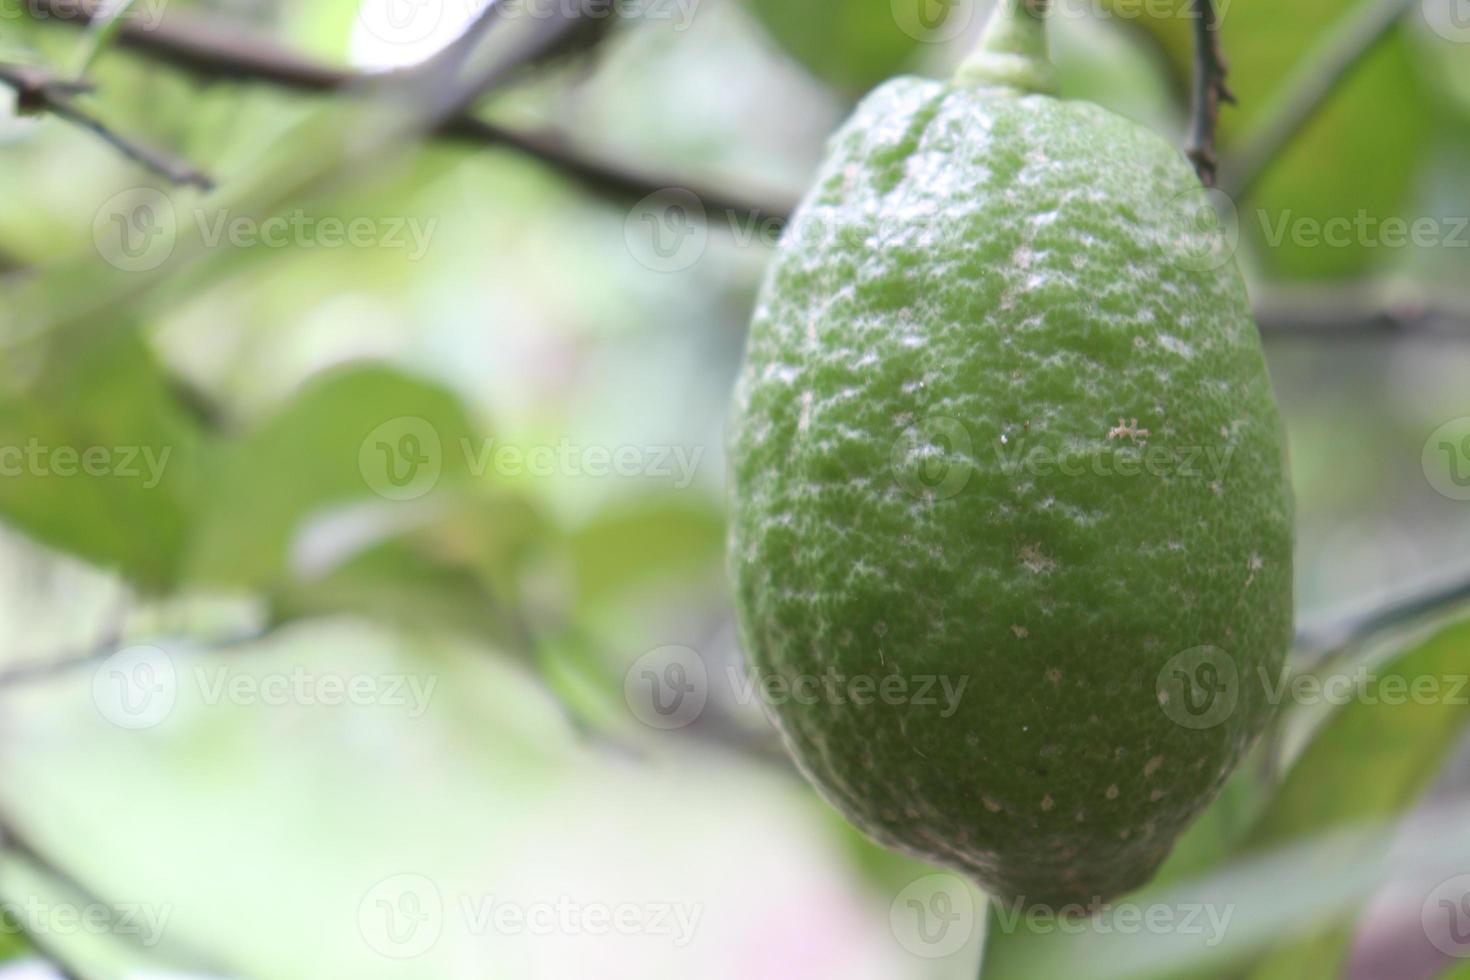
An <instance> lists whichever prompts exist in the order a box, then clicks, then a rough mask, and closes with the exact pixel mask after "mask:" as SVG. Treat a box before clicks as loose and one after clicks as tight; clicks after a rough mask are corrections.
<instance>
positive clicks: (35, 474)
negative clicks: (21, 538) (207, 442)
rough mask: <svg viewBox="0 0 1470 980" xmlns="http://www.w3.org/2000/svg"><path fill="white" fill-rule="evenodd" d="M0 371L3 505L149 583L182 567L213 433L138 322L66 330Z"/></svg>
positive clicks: (34, 526)
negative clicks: (28, 362)
mask: <svg viewBox="0 0 1470 980" xmlns="http://www.w3.org/2000/svg"><path fill="white" fill-rule="evenodd" d="M10 367H11V368H12V370H11V371H10V372H8V374H7V378H6V380H5V381H4V382H0V515H3V517H4V519H5V520H6V521H7V522H8V523H10V524H11V525H13V526H14V527H16V528H18V529H19V530H21V531H23V532H25V533H26V534H28V535H30V536H31V537H33V538H35V539H37V540H38V541H41V542H43V543H44V544H47V545H50V546H51V547H54V548H58V549H61V550H63V551H67V552H70V553H72V554H74V555H77V556H79V557H81V558H84V559H86V560H88V561H91V562H94V563H96V564H98V565H101V566H104V567H106V568H110V569H114V570H116V571H117V572H119V573H121V574H122V575H124V576H126V577H128V578H130V579H131V580H133V582H134V583H135V584H137V585H138V586H140V587H141V588H143V589H145V590H147V591H163V590H165V589H168V588H170V587H172V586H173V585H174V584H175V583H176V582H177V581H178V578H179V575H180V572H181V566H182V562H183V557H184V554H185V549H186V545H187V542H188V538H189V534H190V531H191V529H192V527H193V523H194V518H195V512H196V509H197V505H198V501H199V499H200V497H199V490H200V479H199V465H200V457H201V453H202V451H203V448H204V439H205V436H204V433H203V432H202V430H201V428H200V426H199V424H198V422H197V420H196V419H194V418H193V417H191V416H190V415H189V414H188V413H187V412H186V411H185V410H184V409H183V408H182V406H181V405H180V403H179V402H178V401H177V400H176V399H175V397H174V394H173V392H172V390H171V387H170V384H169V381H168V379H167V377H166V376H165V375H164V373H163V372H162V370H161V369H160V368H159V366H158V364H157V362H156V361H155V360H154V358H153V355H152V353H151V351H150V350H149V349H148V346H147V344H146V342H145V341H144V340H143V338H142V337H140V336H139V334H138V333H137V332H136V331H134V330H131V329H124V328H118V329H104V330H98V331H96V332H94V333H89V334H87V335H86V336H82V335H80V334H77V333H70V334H67V335H64V336H62V335H59V336H57V337H56V338H55V340H54V342H53V343H52V344H51V345H50V347H49V348H48V349H47V350H46V351H45V352H44V355H43V356H42V357H41V359H40V361H39V363H37V364H35V365H32V366H31V367H32V369H28V368H27V366H25V365H22V364H18V363H15V362H14V360H13V361H12V363H11V365H10Z"/></svg>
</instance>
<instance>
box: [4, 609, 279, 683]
mask: <svg viewBox="0 0 1470 980" xmlns="http://www.w3.org/2000/svg"><path fill="white" fill-rule="evenodd" d="M280 625H281V624H278V623H270V624H268V625H265V626H261V627H258V628H256V629H251V630H245V631H243V632H241V633H237V634H235V635H234V636H227V637H225V638H224V639H220V640H214V641H211V642H209V643H207V644H206V646H205V649H204V651H203V652H206V653H221V652H226V651H230V650H235V649H238V648H239V647H243V646H248V645H249V644H251V643H255V642H257V641H259V640H263V639H265V638H266V637H268V636H270V635H271V634H272V633H273V632H275V630H276V629H277V628H278V627H279V626H280ZM139 642H143V641H139ZM117 651H118V644H117V641H116V640H115V639H106V640H104V641H102V642H99V643H96V644H94V645H93V646H91V647H88V648H87V649H86V650H83V651H81V652H80V653H73V654H67V655H64V656H51V657H44V658H39V659H37V660H33V661H31V662H29V663H23V664H20V665H19V666H16V667H11V668H9V669H7V670H3V671H0V690H3V689H5V688H9V687H19V686H21V685H24V684H31V683H34V682H37V681H44V680H49V679H51V678H53V677H60V676H62V675H65V674H69V673H71V672H72V671H74V670H80V669H82V668H85V667H91V666H95V665H97V664H100V663H102V662H103V661H104V660H106V659H107V658H108V657H110V656H112V655H113V654H114V653H116V652H117Z"/></svg>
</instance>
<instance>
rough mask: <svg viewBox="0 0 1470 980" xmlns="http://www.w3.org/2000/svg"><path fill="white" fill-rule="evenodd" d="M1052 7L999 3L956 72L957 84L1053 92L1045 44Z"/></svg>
mask: <svg viewBox="0 0 1470 980" xmlns="http://www.w3.org/2000/svg"><path fill="white" fill-rule="evenodd" d="M1050 7H1051V0H1000V2H999V3H997V4H996V7H995V11H994V12H993V13H992V14H991V15H990V21H989V23H987V24H986V25H985V33H984V34H983V35H981V37H980V43H979V44H977V45H976V46H975V50H974V52H973V53H971V55H970V57H969V58H967V59H965V61H964V62H962V63H961V64H960V67H959V69H958V70H957V71H956V72H955V81H956V82H957V83H958V84H961V85H1001V86H1004V87H1006V88H1013V89H1018V90H1020V91H1022V92H1040V93H1054V92H1055V91H1056V80H1055V77H1054V72H1053V70H1052V65H1051V58H1050V56H1049V55H1048V53H1047V44H1046V15H1047V12H1048V10H1049V8H1050Z"/></svg>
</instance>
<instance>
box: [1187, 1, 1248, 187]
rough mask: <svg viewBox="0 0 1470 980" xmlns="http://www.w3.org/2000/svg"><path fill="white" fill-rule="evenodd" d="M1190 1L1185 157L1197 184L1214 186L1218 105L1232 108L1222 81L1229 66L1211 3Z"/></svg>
mask: <svg viewBox="0 0 1470 980" xmlns="http://www.w3.org/2000/svg"><path fill="white" fill-rule="evenodd" d="M1193 2H1194V15H1195V19H1194V42H1195V53H1194V99H1193V113H1192V116H1193V118H1192V122H1191V124H1190V136H1189V148H1188V150H1187V154H1188V156H1189V159H1190V162H1192V163H1193V164H1194V169H1195V172H1196V173H1198V174H1199V179H1200V183H1202V184H1204V185H1205V186H1206V187H1214V186H1215V183H1216V175H1217V174H1218V172H1219V169H1220V159H1219V156H1218V155H1217V154H1216V150H1215V133H1216V131H1217V129H1218V128H1219V123H1220V103H1222V102H1224V103H1228V104H1230V105H1235V104H1236V101H1235V93H1234V92H1232V91H1231V90H1230V86H1229V84H1228V83H1227V81H1226V79H1227V77H1228V76H1229V74H1230V65H1229V63H1228V62H1227V61H1226V60H1225V51H1224V49H1223V48H1222V47H1221V44H1220V20H1219V17H1218V16H1216V13H1215V4H1214V0H1193Z"/></svg>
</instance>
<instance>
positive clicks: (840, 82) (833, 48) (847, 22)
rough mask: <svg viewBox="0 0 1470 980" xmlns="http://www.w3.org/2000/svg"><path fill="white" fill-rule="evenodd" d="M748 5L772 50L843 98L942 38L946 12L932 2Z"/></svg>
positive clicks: (771, 1)
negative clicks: (933, 39)
mask: <svg viewBox="0 0 1470 980" xmlns="http://www.w3.org/2000/svg"><path fill="white" fill-rule="evenodd" d="M748 5H749V7H750V10H751V12H752V13H753V14H755V16H756V19H757V20H759V21H760V23H761V26H762V27H764V28H765V29H766V31H767V33H769V34H770V36H771V37H772V39H773V40H775V41H776V43H777V44H779V45H780V46H781V47H782V48H784V49H785V50H786V52H787V53H789V54H790V55H791V56H792V57H794V58H795V59H796V60H797V61H799V62H801V63H802V64H803V65H805V66H806V67H807V69H808V70H810V71H811V72H812V74H814V75H816V76H817V77H818V78H820V79H822V80H823V81H825V82H827V83H828V84H829V85H831V86H833V87H834V88H836V89H838V90H839V91H841V92H843V93H844V94H846V95H849V96H858V95H862V94H863V93H864V92H866V91H867V90H868V89H870V88H872V87H873V86H875V85H877V84H878V83H879V82H882V81H884V80H886V79H888V78H891V77H892V76H894V75H896V74H898V73H899V72H901V71H902V70H904V69H905V68H907V67H909V66H910V65H911V64H912V62H913V61H914V59H915V57H916V55H917V53H918V52H919V50H920V48H921V47H922V46H923V40H924V39H925V38H927V37H929V36H930V35H931V34H936V33H938V34H942V33H943V28H942V24H943V18H944V14H945V13H946V12H947V7H948V4H935V3H933V0H892V2H891V3H890V2H887V0H885V2H871V0H870V2H865V3H848V2H844V0H748ZM936 13H937V14H938V18H937V19H936V18H935V17H934V14H936Z"/></svg>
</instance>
